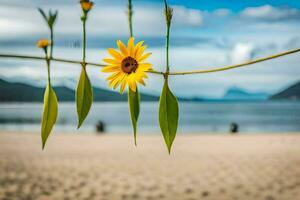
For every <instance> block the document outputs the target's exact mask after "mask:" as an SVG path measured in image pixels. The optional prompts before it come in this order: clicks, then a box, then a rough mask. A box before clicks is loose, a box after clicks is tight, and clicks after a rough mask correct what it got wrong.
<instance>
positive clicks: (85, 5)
mask: <svg viewBox="0 0 300 200" xmlns="http://www.w3.org/2000/svg"><path fill="white" fill-rule="evenodd" d="M80 4H81V8H82V10H83V11H85V12H88V11H90V10H91V9H92V8H93V5H94V3H93V2H91V1H88V0H82V1H80Z"/></svg>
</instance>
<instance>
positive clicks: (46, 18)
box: [38, 8, 48, 24]
mask: <svg viewBox="0 0 300 200" xmlns="http://www.w3.org/2000/svg"><path fill="white" fill-rule="evenodd" d="M38 10H39V12H40V13H41V15H42V17H43V18H44V20H45V22H46V23H47V24H48V17H47V15H46V14H45V12H44V11H43V10H42V9H41V8H38Z"/></svg>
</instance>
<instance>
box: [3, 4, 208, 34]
mask: <svg viewBox="0 0 300 200" xmlns="http://www.w3.org/2000/svg"><path fill="white" fill-rule="evenodd" d="M51 8H53V7H51ZM47 9H48V7H45V10H47ZM0 13H1V20H0V25H1V29H0V39H3V38H13V37H18V36H19V37H24V36H26V35H27V36H31V35H34V34H41V33H44V34H47V28H46V25H45V24H44V23H43V21H42V18H41V17H40V16H39V13H38V12H37V10H36V7H35V6H32V7H26V9H24V8H22V7H17V6H2V7H0ZM80 15H81V13H80V9H79V7H78V5H61V6H60V8H59V16H58V20H57V25H56V27H55V31H56V33H58V34H64V35H65V34H71V35H79V34H81V26H82V25H81V21H80ZM164 20H165V18H164V14H163V8H162V7H160V6H158V5H149V6H147V7H139V6H136V7H135V12H134V19H133V23H134V31H135V34H136V35H143V36H163V35H164V33H165V21H164ZM202 22H203V18H202V14H201V11H199V10H195V9H188V8H185V7H183V6H175V7H174V21H173V25H174V27H173V28H174V30H176V29H177V28H178V29H179V28H188V27H197V26H201V25H202ZM87 28H88V33H89V34H90V35H94V36H119V37H120V36H127V35H128V22H127V16H126V7H122V6H119V5H115V6H109V5H105V6H98V7H97V5H96V6H95V8H94V9H93V10H92V12H91V13H90V16H89V20H88V27H87Z"/></svg>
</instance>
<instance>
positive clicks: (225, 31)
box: [0, 0, 300, 97]
mask: <svg viewBox="0 0 300 200" xmlns="http://www.w3.org/2000/svg"><path fill="white" fill-rule="evenodd" d="M169 4H170V5H171V6H172V7H173V8H174V19H173V23H172V27H171V43H170V60H171V61H170V62H171V71H185V70H193V69H210V68H213V67H221V66H224V65H229V64H237V63H241V62H244V61H248V60H251V59H256V58H260V57H263V56H268V55H271V54H275V53H279V52H281V51H287V50H290V49H295V48H299V47H300V1H298V0H272V1H270V0H269V1H267V0H264V1H262V0H243V1H240V0H226V1H224V0H210V1H207V0H187V1H179V0H171V1H169ZM126 6H127V1H126V0H111V1H105V0H96V1H95V7H94V9H93V10H92V11H91V13H90V16H89V19H88V23H87V30H88V44H87V45H88V51H87V58H88V61H93V62H98V63H102V59H103V58H104V57H107V56H108V54H107V52H106V49H107V48H110V47H113V48H115V47H116V40H118V39H121V40H123V41H124V42H125V41H126V40H127V39H128V35H129V31H128V23H127V16H126ZM133 6H134V16H133V30H134V35H135V37H136V41H139V40H144V41H145V43H146V44H147V45H148V47H149V48H148V51H149V52H152V53H153V54H152V56H151V58H150V59H149V61H150V62H151V63H153V65H154V69H155V70H159V71H162V70H164V69H165V50H164V45H165V29H166V27H165V24H164V15H163V2H162V0H151V1H150V0H133ZM37 7H41V8H43V9H45V10H48V9H52V10H55V9H58V10H59V15H58V19H57V23H56V25H55V42H56V44H57V45H56V47H55V49H54V56H55V57H64V58H70V59H76V60H80V59H81V48H80V47H78V46H76V45H74V44H80V43H81V37H82V30H81V29H82V25H81V21H80V15H81V10H80V7H79V4H78V1H77V0H64V1H61V0H49V1H46V0H26V1H23V0H0V27H1V29H0V53H18V54H30V55H40V56H42V55H43V52H42V51H41V50H40V49H37V48H35V43H36V41H37V40H38V39H40V38H47V37H48V36H49V35H48V30H47V26H46V24H45V23H44V21H43V20H42V18H41V16H40V14H39V13H38V12H37ZM299 64H300V55H299V54H294V55H289V56H286V57H283V58H279V59H276V60H272V61H268V62H263V63H260V64H256V65H251V66H249V67H246V68H240V69H234V70H230V71H226V72H219V73H212V74H198V75H190V76H176V77H175V76H172V77H170V87H171V89H172V90H173V91H174V93H175V94H176V95H178V96H185V97H221V96H222V95H223V94H224V93H225V92H226V90H227V89H228V88H230V87H241V88H244V89H246V90H248V91H250V92H266V93H269V94H272V93H275V92H278V91H280V90H282V89H283V88H285V87H287V86H288V85H291V84H293V83H295V82H297V81H299V79H300V77H299V74H300V66H299ZM51 73H52V79H53V81H52V82H53V83H54V84H56V85H61V84H64V85H66V86H69V87H75V85H76V82H77V80H78V77H79V73H80V66H74V65H67V64H62V63H53V66H52V70H51ZM88 73H89V75H90V78H91V81H92V83H93V85H95V86H96V87H102V88H107V83H106V82H105V78H106V77H107V74H103V73H102V72H100V70H99V68H95V67H90V68H89V69H88ZM46 76H47V73H46V68H45V66H44V63H43V62H36V61H25V60H12V59H1V60H0V78H5V79H7V80H12V81H21V82H31V83H35V84H38V85H40V86H44V85H45V82H46ZM146 84H147V86H146V87H141V90H142V91H144V92H147V93H151V94H159V93H160V91H161V88H162V84H163V78H162V77H160V76H157V75H150V76H149V79H147V80H146Z"/></svg>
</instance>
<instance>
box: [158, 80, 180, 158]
mask: <svg viewBox="0 0 300 200" xmlns="http://www.w3.org/2000/svg"><path fill="white" fill-rule="evenodd" d="M178 110H179V109H178V102H177V99H176V97H175V96H174V95H173V94H172V92H171V91H170V89H169V86H168V81H167V80H165V83H164V87H163V90H162V93H161V96H160V100H159V125H160V129H161V131H162V134H163V136H164V139H165V143H166V145H167V148H168V151H169V153H170V152H171V148H172V144H173V141H174V139H175V137H176V132H177V126H178V117H179V113H178Z"/></svg>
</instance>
